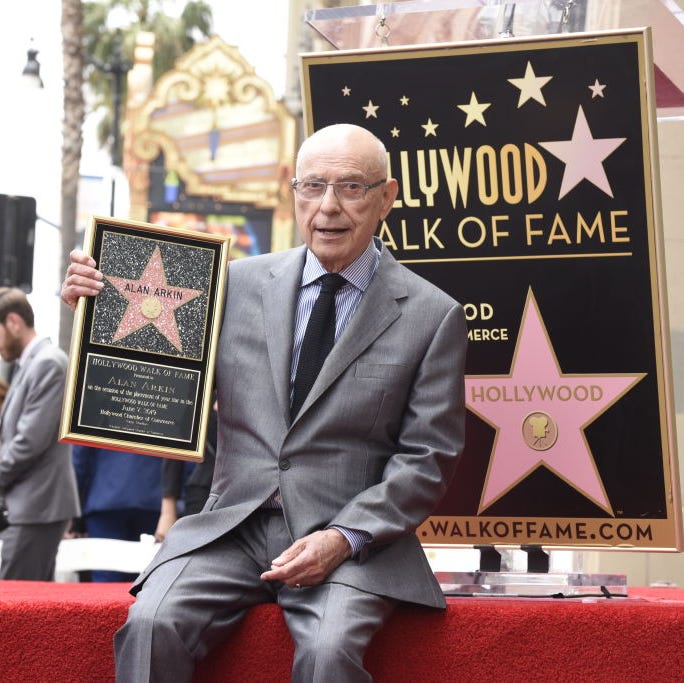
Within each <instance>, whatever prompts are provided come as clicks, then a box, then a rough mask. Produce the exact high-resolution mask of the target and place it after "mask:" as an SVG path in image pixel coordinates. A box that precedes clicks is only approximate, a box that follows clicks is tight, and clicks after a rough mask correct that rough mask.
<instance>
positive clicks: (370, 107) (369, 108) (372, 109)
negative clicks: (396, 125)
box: [361, 100, 380, 119]
mask: <svg viewBox="0 0 684 683" xmlns="http://www.w3.org/2000/svg"><path fill="white" fill-rule="evenodd" d="M361 109H363V110H364V111H365V112H366V118H367V119H369V118H371V116H372V117H373V118H375V119H377V118H378V115H377V113H376V112H377V111H378V109H380V107H379V106H378V105H377V104H373V101H372V100H368V104H367V105H366V106H365V107H361Z"/></svg>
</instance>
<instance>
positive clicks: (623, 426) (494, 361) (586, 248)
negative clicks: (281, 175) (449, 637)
mask: <svg viewBox="0 0 684 683" xmlns="http://www.w3.org/2000/svg"><path fill="white" fill-rule="evenodd" d="M302 63H303V74H304V90H305V100H306V103H307V107H306V116H307V128H308V132H309V133H310V132H313V131H314V130H317V129H319V128H322V127H324V126H326V125H329V124H332V123H338V122H349V123H355V124H358V125H362V126H365V127H366V128H368V129H369V130H371V131H372V132H373V133H375V134H376V135H377V136H378V137H380V138H381V139H382V140H383V141H384V143H385V144H386V146H387V149H388V160H389V166H390V172H391V175H392V176H394V177H395V178H397V179H398V180H399V188H400V189H399V196H398V198H397V201H396V202H395V206H394V208H393V210H392V212H391V213H390V214H389V216H388V217H387V218H386V219H385V221H383V222H382V224H381V225H380V226H379V229H378V235H379V236H380V238H381V239H382V241H383V242H384V244H385V246H386V247H387V248H388V249H390V250H391V251H392V253H393V254H394V255H395V256H396V257H397V258H398V259H399V260H400V261H401V262H403V263H404V264H406V265H407V266H408V267H409V268H411V269H413V270H414V271H416V272H417V273H419V274H420V275H422V276H424V277H425V278H427V279H428V280H431V281H432V282H434V283H435V284H437V285H438V286H439V287H440V288H442V289H443V290H445V291H446V292H448V293H449V294H451V295H452V296H454V297H455V298H456V299H458V300H459V301H460V302H461V303H463V304H464V306H465V310H466V315H467V318H468V320H469V338H470V344H469V350H468V360H467V378H466V396H467V407H468V417H467V446H466V450H465V452H464V454H463V457H462V460H461V463H460V465H459V469H458V473H457V476H456V480H455V481H454V483H453V485H452V486H451V488H450V490H449V491H448V493H447V495H446V496H445V498H444V499H443V500H442V501H441V503H440V505H439V507H438V509H437V510H436V511H435V514H434V516H433V517H431V518H430V519H429V520H428V521H427V522H426V523H425V524H424V525H422V526H421V527H420V529H419V530H418V534H419V536H420V538H421V540H423V541H424V542H425V543H430V544H451V545H473V544H497V545H506V544H510V545H520V544H526V545H528V544H532V545H547V546H563V547H575V546H594V547H642V548H652V549H655V548H658V549H676V548H679V546H680V536H681V534H680V520H679V512H678V508H679V504H678V502H677V498H678V492H679V485H678V483H677V475H676V466H675V462H676V460H675V459H676V452H675V449H674V435H673V410H672V405H671V398H670V396H669V392H668V388H667V387H668V386H669V385H668V381H669V380H668V376H669V372H670V368H669V360H668V355H667V345H666V343H665V342H664V341H663V340H664V339H666V338H667V335H668V326H667V319H666V307H665V290H664V284H663V283H664V277H663V273H662V270H661V263H662V253H661V249H662V247H661V232H660V225H659V223H658V221H659V215H658V188H657V182H656V178H654V171H653V165H654V159H657V153H656V144H655V123H654V108H653V103H652V96H651V81H652V72H653V66H652V61H651V55H650V40H649V32H648V30H644V31H642V30H638V31H637V30H635V31H627V32H621V33H604V34H597V35H589V34H581V35H580V34H575V35H568V36H564V37H561V38H558V37H554V38H553V39H537V40H529V39H528V40H524V41H518V40H506V41H496V42H493V41H492V42H486V43H478V44H473V43H469V44H463V45H440V46H436V47H434V48H425V47H422V48H406V49H391V50H390V49H383V50H373V51H369V52H356V51H355V52H337V53H325V54H317V55H304V56H303V57H302Z"/></svg>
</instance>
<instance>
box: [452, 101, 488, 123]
mask: <svg viewBox="0 0 684 683" xmlns="http://www.w3.org/2000/svg"><path fill="white" fill-rule="evenodd" d="M456 106H457V107H458V108H459V109H460V110H461V111H464V112H465V113H466V122H465V128H467V127H468V126H469V125H470V124H471V123H472V122H473V121H477V122H478V123H481V124H482V125H483V126H486V125H487V123H486V121H485V120H484V116H483V112H484V111H485V109H488V108H489V107H491V106H492V103H491V102H489V103H484V102H478V101H477V97H476V95H475V93H474V92H471V93H470V102H469V103H468V104H457V105H456Z"/></svg>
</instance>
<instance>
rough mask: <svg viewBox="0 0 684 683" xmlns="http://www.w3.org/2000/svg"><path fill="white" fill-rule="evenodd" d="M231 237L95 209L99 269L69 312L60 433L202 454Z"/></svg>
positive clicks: (171, 453)
mask: <svg viewBox="0 0 684 683" xmlns="http://www.w3.org/2000/svg"><path fill="white" fill-rule="evenodd" d="M229 248H230V238H228V237H226V236H222V235H214V234H209V233H196V232H192V231H189V230H181V229H177V228H167V227H165V228H162V227H160V226H156V225H152V224H149V223H139V222H135V221H121V220H118V219H114V218H102V217H98V216H93V218H92V220H91V225H90V228H89V231H88V233H87V235H86V241H85V245H84V250H85V251H86V252H87V253H88V254H90V255H91V256H93V258H94V259H95V261H96V262H97V264H98V268H99V270H100V271H101V272H102V274H103V277H104V288H103V289H102V291H101V292H100V294H98V296H97V297H87V298H82V299H81V300H80V301H79V304H78V307H77V311H76V317H75V320H74V332H73V335H72V342H71V350H70V355H69V370H68V378H67V389H66V392H65V399H64V408H63V411H62V424H61V432H60V438H62V439H63V440H65V441H69V442H72V443H86V444H91V445H96V446H100V447H105V448H114V449H119V450H127V451H134V452H139V453H147V454H150V455H159V456H163V457H172V458H178V459H186V460H201V459H202V457H203V455H202V454H203V453H204V443H205V439H206V428H207V420H208V417H209V412H210V409H211V402H212V385H213V376H214V365H215V355H216V346H217V340H218V331H219V329H220V316H221V312H222V308H223V292H224V288H225V278H226V268H227V264H228V252H229Z"/></svg>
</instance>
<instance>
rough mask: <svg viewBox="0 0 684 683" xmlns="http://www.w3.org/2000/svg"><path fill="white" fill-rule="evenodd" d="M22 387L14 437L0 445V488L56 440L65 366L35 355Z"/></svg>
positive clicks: (20, 476)
mask: <svg viewBox="0 0 684 683" xmlns="http://www.w3.org/2000/svg"><path fill="white" fill-rule="evenodd" d="M22 382H23V383H24V384H25V386H24V387H22V389H21V390H22V392H23V403H22V408H21V414H20V415H19V419H18V421H17V425H16V431H15V434H14V436H13V437H12V438H11V439H10V440H9V441H7V443H3V444H2V446H1V453H2V459H1V461H0V489H1V490H3V491H7V490H9V489H10V488H11V487H12V485H13V484H14V483H15V482H16V481H18V480H20V479H21V478H22V476H23V475H24V474H25V473H26V472H28V471H29V470H30V469H31V468H32V467H33V465H34V463H35V461H36V460H37V459H39V458H41V457H43V455H44V454H45V452H46V451H47V450H48V449H49V448H50V447H51V446H52V445H53V444H54V443H56V441H57V436H58V430H59V420H60V415H61V410H62V397H63V395H64V383H65V367H64V366H63V365H62V364H60V363H59V362H58V361H57V360H56V359H55V358H52V357H49V356H43V357H39V358H36V359H35V360H34V361H33V363H32V366H31V368H30V373H27V376H26V377H25V378H22Z"/></svg>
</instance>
